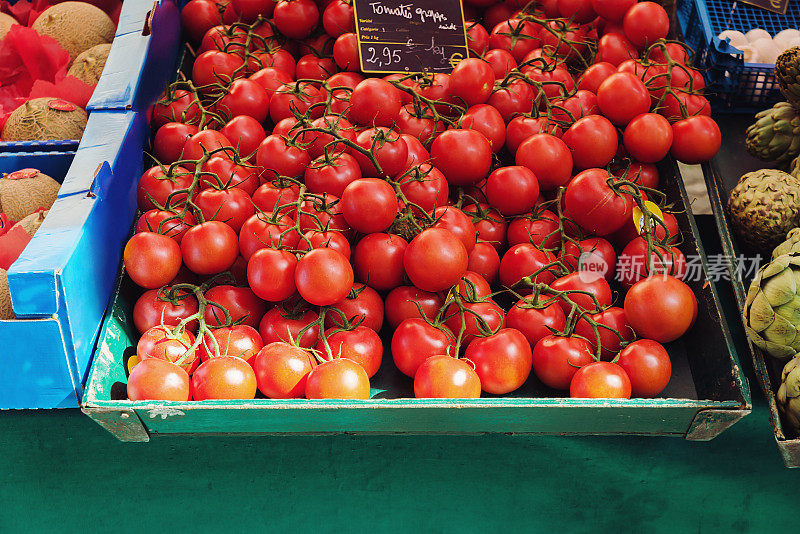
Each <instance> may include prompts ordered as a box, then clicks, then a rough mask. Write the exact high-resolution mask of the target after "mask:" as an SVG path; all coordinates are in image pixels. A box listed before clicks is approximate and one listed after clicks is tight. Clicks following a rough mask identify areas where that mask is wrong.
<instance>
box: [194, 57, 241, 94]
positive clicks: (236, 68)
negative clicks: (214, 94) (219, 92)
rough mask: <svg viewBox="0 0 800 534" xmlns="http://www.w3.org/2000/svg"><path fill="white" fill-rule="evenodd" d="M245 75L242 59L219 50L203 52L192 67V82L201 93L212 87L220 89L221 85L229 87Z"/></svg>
mask: <svg viewBox="0 0 800 534" xmlns="http://www.w3.org/2000/svg"><path fill="white" fill-rule="evenodd" d="M244 75H245V70H244V61H243V60H242V58H241V57H239V56H237V55H236V54H228V53H227V52H221V51H219V50H209V51H207V52H203V53H202V54H200V55H199V56H197V58H195V60H194V64H193V65H192V81H193V82H194V84H195V86H197V87H199V88H201V91H203V90H205V91H209V90H211V88H212V87H219V84H223V85H228V84H230V83H231V81H233V80H235V79H237V78H241V77H242V76H244Z"/></svg>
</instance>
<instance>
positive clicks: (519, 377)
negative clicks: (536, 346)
mask: <svg viewBox="0 0 800 534" xmlns="http://www.w3.org/2000/svg"><path fill="white" fill-rule="evenodd" d="M464 358H465V359H467V360H470V361H472V362H473V363H474V364H475V372H476V373H478V376H479V377H480V380H481V389H483V391H485V392H487V393H493V394H496V395H503V394H505V393H510V392H512V391H514V390H515V389H519V388H520V387H521V386H522V384H524V383H525V381H526V380H527V379H528V375H530V373H531V366H532V364H533V356H532V355H531V346H530V345H529V344H528V340H527V339H525V336H524V335H522V333H521V332H520V331H519V330H515V329H513V328H502V329H500V330H499V331H498V332H497V333H496V334H493V335H491V336H488V337H479V338H476V339H475V340H474V341H472V343H470V344H469V346H468V347H467V351H466V352H465V353H464Z"/></svg>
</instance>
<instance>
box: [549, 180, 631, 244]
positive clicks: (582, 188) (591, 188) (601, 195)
mask: <svg viewBox="0 0 800 534" xmlns="http://www.w3.org/2000/svg"><path fill="white" fill-rule="evenodd" d="M609 180H612V181H613V179H612V175H610V174H609V173H608V171H605V170H602V169H588V170H585V171H583V172H581V173H579V174H578V175H576V176H575V178H573V179H572V181H571V182H570V183H569V185H568V186H567V191H566V193H565V195H564V201H565V205H566V209H567V211H569V213H570V216H571V218H572V219H573V220H574V221H575V222H576V223H578V224H579V225H580V226H581V227H583V228H585V229H587V230H589V231H591V232H593V233H595V234H597V235H608V234H611V233H613V232H616V231H617V230H619V229H620V228H622V225H623V224H625V223H626V222H627V221H628V220H629V219H631V217H632V215H631V214H632V211H633V205H634V202H633V199H632V197H631V196H630V195H629V194H627V193H619V192H617V191H615V190H613V189H612V188H611V186H610V185H609V183H608V182H609Z"/></svg>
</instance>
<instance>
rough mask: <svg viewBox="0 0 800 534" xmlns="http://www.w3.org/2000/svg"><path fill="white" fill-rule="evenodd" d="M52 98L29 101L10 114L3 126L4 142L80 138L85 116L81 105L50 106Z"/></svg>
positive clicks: (86, 117) (83, 128)
mask: <svg viewBox="0 0 800 534" xmlns="http://www.w3.org/2000/svg"><path fill="white" fill-rule="evenodd" d="M53 100H56V99H53V98H34V99H32V100H28V101H27V102H25V103H24V104H22V105H21V106H20V107H18V108H17V109H15V110H14V112H13V113H11V115H9V117H8V120H6V124H5V126H4V127H3V135H2V139H3V140H4V141H51V140H61V139H80V138H81V137H83V131H84V130H85V129H86V121H87V120H88V118H89V117H88V115H87V114H86V111H84V110H83V109H82V108H81V107H80V106H77V105H74V104H73V105H74V109H73V110H71V111H62V110H58V109H53V108H52V107H50V105H49V103H50V102H51V101H53Z"/></svg>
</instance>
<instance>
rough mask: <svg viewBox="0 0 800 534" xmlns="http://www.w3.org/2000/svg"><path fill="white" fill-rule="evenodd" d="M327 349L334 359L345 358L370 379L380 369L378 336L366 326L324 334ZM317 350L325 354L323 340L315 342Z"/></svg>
mask: <svg viewBox="0 0 800 534" xmlns="http://www.w3.org/2000/svg"><path fill="white" fill-rule="evenodd" d="M325 336H326V337H327V342H328V347H330V350H331V354H332V356H333V357H334V358H347V359H349V360H352V361H354V362H356V363H357V364H358V365H360V366H361V367H363V368H364V371H366V372H367V376H368V377H369V378H372V376H374V375H375V373H377V372H378V369H380V367H381V360H382V359H383V344H382V342H381V338H380V336H378V334H377V333H376V332H375V331H374V330H372V329H370V328H367V327H366V326H357V327H355V329H353V330H344V331H339V332H334V333H331V332H330V331H329V332H326V333H325ZM317 350H318V351H320V352H321V353H322V354H326V352H327V351H326V349H325V343H324V342H323V340H321V339H320V340H319V341H318V342H317Z"/></svg>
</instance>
